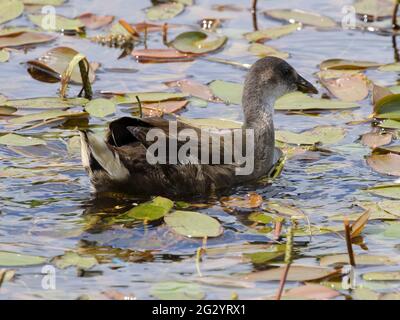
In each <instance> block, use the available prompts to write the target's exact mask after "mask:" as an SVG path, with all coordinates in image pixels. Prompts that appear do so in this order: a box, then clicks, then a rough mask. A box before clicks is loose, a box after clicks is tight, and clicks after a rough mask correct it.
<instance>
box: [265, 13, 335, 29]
mask: <svg viewBox="0 0 400 320" xmlns="http://www.w3.org/2000/svg"><path fill="white" fill-rule="evenodd" d="M264 15H265V16H266V17H269V18H273V19H276V20H280V21H287V22H290V23H294V22H301V23H302V24H304V25H309V26H315V27H321V28H333V27H336V22H335V21H334V20H333V19H331V18H329V17H326V16H321V15H319V14H318V13H315V12H307V11H303V10H297V9H294V10H292V9H272V10H271V9H270V10H267V11H264Z"/></svg>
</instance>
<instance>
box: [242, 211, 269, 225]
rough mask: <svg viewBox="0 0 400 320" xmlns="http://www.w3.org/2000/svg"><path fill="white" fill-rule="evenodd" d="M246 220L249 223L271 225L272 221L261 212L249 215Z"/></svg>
mask: <svg viewBox="0 0 400 320" xmlns="http://www.w3.org/2000/svg"><path fill="white" fill-rule="evenodd" d="M248 219H249V220H250V221H253V222H257V223H263V224H267V223H271V222H272V221H274V218H273V217H271V216H268V215H266V214H264V213H262V212H253V213H252V214H250V215H249V217H248Z"/></svg>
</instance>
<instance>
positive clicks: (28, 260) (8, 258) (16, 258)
mask: <svg viewBox="0 0 400 320" xmlns="http://www.w3.org/2000/svg"><path fill="white" fill-rule="evenodd" d="M46 261H47V259H46V258H43V257H39V256H31V255H26V254H21V253H16V252H8V251H0V266H1V267H25V266H34V265H39V264H44V263H46Z"/></svg>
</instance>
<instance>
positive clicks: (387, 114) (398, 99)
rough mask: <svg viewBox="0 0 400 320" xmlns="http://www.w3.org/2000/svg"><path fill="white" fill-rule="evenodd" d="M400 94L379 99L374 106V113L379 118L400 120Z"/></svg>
mask: <svg viewBox="0 0 400 320" xmlns="http://www.w3.org/2000/svg"><path fill="white" fill-rule="evenodd" d="M399 106H400V94H392V95H389V96H386V97H383V98H382V99H379V100H378V101H377V102H376V103H375V106H374V115H375V117H377V118H379V119H391V120H400V108H399Z"/></svg>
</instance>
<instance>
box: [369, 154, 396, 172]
mask: <svg viewBox="0 0 400 320" xmlns="http://www.w3.org/2000/svg"><path fill="white" fill-rule="evenodd" d="M367 163H368V165H369V166H370V167H371V168H372V169H373V170H375V171H377V172H379V173H382V174H387V175H391V176H400V155H398V154H394V153H387V154H372V155H370V156H368V157H367Z"/></svg>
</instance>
